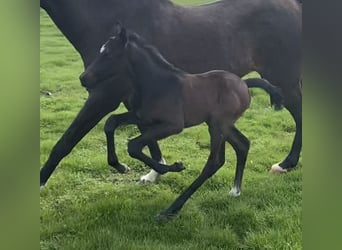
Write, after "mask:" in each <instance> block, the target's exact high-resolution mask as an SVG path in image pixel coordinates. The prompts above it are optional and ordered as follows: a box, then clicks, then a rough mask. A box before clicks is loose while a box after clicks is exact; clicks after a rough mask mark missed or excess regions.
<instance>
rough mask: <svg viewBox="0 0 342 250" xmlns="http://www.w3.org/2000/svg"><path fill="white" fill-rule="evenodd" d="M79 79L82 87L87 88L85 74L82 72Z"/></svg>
mask: <svg viewBox="0 0 342 250" xmlns="http://www.w3.org/2000/svg"><path fill="white" fill-rule="evenodd" d="M79 78H80V81H81V84H82V86H84V87H86V86H87V78H88V77H87V74H86V72H83V73H82V74H81V75H80V77H79Z"/></svg>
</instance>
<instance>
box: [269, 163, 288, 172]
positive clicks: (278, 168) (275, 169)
mask: <svg viewBox="0 0 342 250" xmlns="http://www.w3.org/2000/svg"><path fill="white" fill-rule="evenodd" d="M270 172H271V173H273V174H284V173H286V172H287V170H286V169H283V168H282V167H281V166H279V163H277V164H274V165H273V166H272V167H271V170H270Z"/></svg>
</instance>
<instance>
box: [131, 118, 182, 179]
mask: <svg viewBox="0 0 342 250" xmlns="http://www.w3.org/2000/svg"><path fill="white" fill-rule="evenodd" d="M182 130H183V126H182V125H179V124H177V123H159V124H158V125H154V126H150V127H148V128H147V129H146V130H145V131H144V132H143V133H142V135H140V136H138V137H136V138H134V139H132V140H131V141H129V143H128V153H129V155H130V156H131V157H133V158H136V159H138V160H140V161H142V162H143V163H145V164H146V165H148V166H149V167H151V168H152V169H153V170H155V171H156V172H157V173H159V174H165V173H167V172H180V171H182V170H184V169H185V167H184V166H183V165H182V164H181V163H174V164H172V165H164V164H161V163H159V162H158V161H156V160H154V159H152V158H151V157H148V156H147V155H146V154H144V153H143V151H142V149H143V148H144V147H145V146H146V145H147V144H148V143H150V142H151V141H158V140H160V139H163V138H166V137H168V136H170V135H174V134H178V133H180V132H181V131H182Z"/></svg>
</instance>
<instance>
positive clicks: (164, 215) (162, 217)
mask: <svg viewBox="0 0 342 250" xmlns="http://www.w3.org/2000/svg"><path fill="white" fill-rule="evenodd" d="M175 217H176V214H173V213H168V212H166V211H163V212H160V213H159V214H157V215H156V216H155V219H156V221H158V222H161V223H162V222H168V221H170V220H172V219H174V218H175Z"/></svg>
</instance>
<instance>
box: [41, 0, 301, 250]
mask: <svg viewBox="0 0 342 250" xmlns="http://www.w3.org/2000/svg"><path fill="white" fill-rule="evenodd" d="M178 2H182V3H184V4H199V3H204V2H206V1H178ZM40 18H41V50H40V57H41V62H40V75H41V82H40V86H41V87H40V88H41V96H40V104H41V120H40V139H41V146H40V149H41V154H40V162H41V165H43V164H44V162H45V161H46V160H47V158H48V155H49V153H50V151H51V149H52V147H53V145H54V144H55V143H56V142H57V140H58V139H59V138H60V136H61V135H62V134H63V132H64V131H65V130H66V128H67V127H68V126H69V124H70V123H71V122H72V120H73V119H74V117H75V116H76V114H77V112H78V111H79V109H80V108H81V107H82V105H83V103H84V101H85V99H86V98H87V93H86V91H85V90H84V89H83V88H82V87H81V85H80V83H79V80H78V76H79V74H80V73H81V72H82V70H83V68H82V63H81V59H80V57H79V55H78V54H77V53H76V52H75V50H74V49H73V48H72V47H71V45H70V44H69V42H68V41H67V40H66V39H65V38H64V37H63V35H62V34H61V33H60V32H59V30H57V29H56V27H55V26H54V24H53V23H52V22H51V20H50V18H49V17H48V16H47V15H46V14H45V13H44V12H43V11H41V14H40ZM47 91H49V92H51V93H52V96H47V95H45V94H44V93H45V92H47ZM252 95H253V99H252V104H251V108H250V109H249V110H248V111H247V112H246V113H245V115H244V116H243V117H242V118H241V119H240V120H239V121H238V123H237V127H238V128H239V129H240V130H241V131H242V132H243V133H244V134H245V135H246V136H247V137H248V138H249V139H250V140H251V149H250V154H249V156H248V161H247V165H246V170H245V176H244V182H243V192H242V195H241V197H239V198H232V197H230V196H228V191H229V189H230V187H231V186H232V182H233V177H234V171H235V161H236V159H235V155H234V152H233V150H232V149H231V147H230V146H229V147H227V150H226V164H225V166H224V167H223V168H222V169H221V170H220V171H219V172H218V173H217V174H216V175H215V176H213V177H212V178H211V179H210V180H209V181H207V182H206V183H205V184H203V186H202V187H201V188H200V189H199V190H198V191H197V192H196V193H195V194H194V195H193V197H192V198H191V199H189V201H188V202H187V203H186V205H185V206H184V208H183V209H182V210H181V212H180V214H179V215H178V216H177V217H176V219H175V220H173V221H170V222H168V223H166V224H158V223H156V222H155V220H154V215H156V214H157V213H158V212H159V211H161V210H162V209H164V208H166V207H167V206H168V205H169V204H170V203H171V202H172V201H173V200H174V199H175V198H176V197H177V196H178V195H179V194H180V192H181V191H182V190H184V189H185V188H186V187H187V186H189V185H190V183H191V182H192V181H193V180H194V179H195V178H196V177H197V176H198V175H199V173H200V171H201V169H202V167H203V165H204V163H205V161H206V158H207V156H208V152H209V151H208V150H209V136H208V133H207V128H206V126H205V125H200V126H197V127H194V128H191V129H187V130H185V131H184V132H183V133H182V134H180V135H177V136H173V137H170V138H168V139H165V140H163V141H161V142H160V145H161V148H162V152H163V154H164V157H165V159H166V160H167V162H169V163H172V162H174V161H182V162H183V163H184V164H185V165H186V167H187V169H186V170H185V171H183V172H182V173H178V174H177V173H169V174H167V175H165V176H163V177H162V178H161V181H160V182H159V183H158V184H151V185H145V186H142V185H137V180H138V179H139V177H140V176H141V175H143V174H145V173H147V172H148V171H149V169H148V168H147V167H145V166H144V165H143V164H142V163H140V162H139V161H136V160H134V159H131V158H130V157H129V156H128V154H127V152H126V148H127V139H128V138H132V137H133V136H135V135H137V134H138V132H137V129H136V127H134V126H128V127H124V128H122V129H120V130H118V132H117V136H116V138H117V151H118V155H119V157H120V159H121V160H122V162H125V163H127V164H128V165H129V166H130V167H131V171H130V172H129V173H128V174H125V175H120V174H117V173H112V172H111V171H109V168H108V166H107V163H106V146H105V137H104V134H103V132H102V128H103V124H104V120H105V119H103V120H102V121H101V122H100V123H99V124H98V125H97V126H96V127H95V128H94V129H93V130H92V131H91V132H90V133H89V134H88V135H87V136H86V137H85V138H84V139H83V140H82V141H81V142H80V143H79V144H78V145H77V146H76V147H75V149H74V150H73V151H72V152H71V153H70V155H68V156H67V157H66V158H65V159H64V160H63V161H62V162H61V163H60V165H59V167H58V168H57V170H56V171H55V172H54V174H53V175H52V177H51V179H50V180H49V183H48V185H47V186H46V188H45V189H44V190H43V191H42V192H41V194H40V196H41V199H40V222H41V227H40V244H41V249H82V250H84V249H180V250H183V249H194V250H195V249H196V250H197V249H301V248H302V247H301V241H302V226H301V217H302V209H301V203H302V163H301V161H300V163H299V164H298V169H297V170H295V171H292V172H290V173H288V174H286V175H282V176H273V175H270V174H269V173H268V170H269V168H270V166H271V165H272V164H273V163H275V162H278V161H280V160H282V159H283V158H284V157H285V156H286V154H287V153H288V151H289V148H290V145H291V142H292V139H293V136H294V123H293V120H292V118H291V116H290V115H289V113H288V112H287V111H286V110H283V111H280V112H275V111H273V110H272V109H271V108H270V107H269V97H268V96H267V95H266V94H265V93H264V92H263V91H261V90H253V91H252ZM123 111H124V108H123V107H120V108H119V109H118V110H117V111H115V113H120V112H123Z"/></svg>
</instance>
